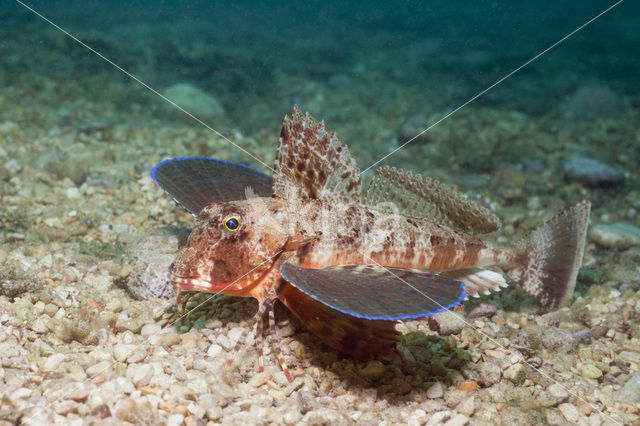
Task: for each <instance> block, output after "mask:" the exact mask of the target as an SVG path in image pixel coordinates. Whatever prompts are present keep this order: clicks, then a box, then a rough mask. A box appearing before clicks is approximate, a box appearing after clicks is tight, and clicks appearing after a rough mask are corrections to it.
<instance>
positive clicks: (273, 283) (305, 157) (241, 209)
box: [151, 107, 590, 380]
mask: <svg viewBox="0 0 640 426" xmlns="http://www.w3.org/2000/svg"><path fill="white" fill-rule="evenodd" d="M273 172H274V174H273V177H271V176H269V175H267V174H265V173H263V172H261V171H258V170H256V169H253V168H251V167H249V166H245V165H241V164H236V163H232V162H228V161H222V160H216V159H209V158H202V157H195V158H179V159H172V160H167V161H164V162H162V163H160V164H158V165H157V166H156V167H154V168H153V170H152V172H151V175H152V177H153V179H154V180H155V181H156V182H157V183H158V185H160V187H162V188H163V189H164V190H165V191H166V192H168V193H169V194H170V195H171V196H172V197H173V198H174V199H175V200H176V201H177V202H178V203H179V204H181V205H182V206H183V207H184V208H186V209H187V210H188V211H190V212H191V213H192V214H193V215H194V216H196V223H195V226H194V228H193V230H192V232H191V234H190V236H189V239H188V241H187V244H186V246H185V247H184V248H182V249H181V251H180V252H179V253H178V254H177V257H176V259H175V261H174V262H173V264H172V265H171V267H170V275H171V280H172V282H173V284H174V285H175V287H176V288H178V289H179V290H184V291H195V292H205V293H222V294H226V295H233V296H246V297H254V298H255V299H257V300H258V303H259V305H258V306H259V308H258V312H257V313H256V315H255V317H254V318H253V324H254V330H255V335H256V338H257V342H258V343H257V344H258V354H259V369H260V371H263V369H264V360H263V352H262V342H261V339H262V334H263V321H264V317H265V314H266V313H267V312H268V324H270V326H271V335H272V336H273V338H275V339H277V338H278V337H277V328H276V325H275V321H274V303H275V302H276V301H277V300H279V301H280V302H282V303H283V304H284V305H285V306H286V307H287V308H288V309H289V310H290V311H291V312H293V314H294V315H295V316H297V317H298V318H299V319H300V321H301V322H302V323H304V324H305V325H306V326H307V327H308V328H309V329H310V330H311V331H312V332H313V333H314V334H315V335H317V336H318V337H319V338H320V339H322V340H323V341H324V342H326V343H327V344H328V345H330V346H332V347H333V348H335V349H337V350H339V351H342V352H345V353H347V354H349V355H351V356H353V357H355V358H357V359H368V358H370V357H371V356H372V355H376V354H388V353H389V352H390V351H391V350H392V349H393V344H394V342H395V341H397V339H398V337H399V335H400V333H399V332H398V331H397V330H396V327H395V326H396V324H397V322H398V321H399V320H403V319H410V318H421V317H429V316H432V315H434V314H435V313H438V312H441V311H444V310H448V309H451V308H454V307H456V306H457V305H459V304H461V303H462V302H463V300H464V299H465V298H467V297H468V296H479V295H480V294H488V293H489V292H492V291H496V290H499V289H500V288H501V287H506V286H507V280H506V279H505V276H506V277H508V278H509V279H510V282H512V283H515V284H516V285H519V286H520V287H522V288H523V289H524V290H525V291H527V292H528V293H529V294H531V295H533V296H534V297H535V298H536V299H537V300H538V301H539V302H540V303H541V304H543V305H544V306H547V307H558V306H562V305H566V304H567V303H568V302H569V301H570V299H571V297H572V295H573V289H574V286H575V282H576V275H577V273H578V269H579V268H580V264H581V262H582V255H583V249H584V244H585V235H586V229H587V223H588V219H589V210H590V204H589V202H588V201H582V202H580V203H578V204H577V205H575V206H573V207H571V208H569V209H568V210H565V211H564V212H562V213H560V214H558V215H557V216H555V217H553V218H552V219H550V220H549V221H547V222H546V223H544V224H543V225H541V226H540V227H538V228H537V229H535V230H533V231H532V232H531V233H530V234H529V235H528V236H526V237H524V238H523V239H522V240H520V241H519V242H518V243H517V244H515V245H514V246H512V247H510V248H499V247H495V246H491V245H489V244H487V243H485V242H484V241H483V240H482V239H480V238H479V237H477V235H479V234H486V233H490V232H493V231H496V230H497V229H499V227H500V220H499V219H498V218H497V216H495V215H494V214H493V213H491V212H490V211H489V210H488V209H486V208H484V207H482V206H480V205H478V204H476V203H474V202H472V201H470V200H468V199H466V198H465V197H464V196H462V195H461V194H458V193H456V192H454V191H452V190H451V189H448V188H447V187H445V186H444V185H442V184H441V183H439V182H437V181H435V180H433V179H430V178H426V177H422V176H420V175H417V174H415V175H414V174H412V173H410V172H405V171H403V170H399V169H395V168H389V167H386V166H385V167H381V168H379V169H377V171H376V172H375V174H374V176H373V177H372V179H371V182H370V183H369V185H368V187H367V190H366V191H364V192H363V191H362V190H361V178H360V171H359V169H358V167H357V165H356V162H355V160H354V158H353V157H352V156H351V154H350V153H349V150H348V149H347V147H346V145H344V144H343V143H341V142H340V141H339V140H338V138H337V137H336V136H335V134H334V133H330V132H326V131H325V128H324V123H323V122H321V123H318V122H317V121H315V120H314V119H313V118H312V117H311V116H310V115H309V114H308V113H307V114H303V113H302V112H301V111H300V110H299V108H298V107H295V108H294V111H293V114H292V115H291V117H289V116H287V117H285V120H284V124H283V127H282V131H281V133H280V139H279V144H278V149H277V154H276V160H275V165H274V168H273ZM243 340H244V336H242V337H241V338H240V339H239V340H238V342H237V347H236V349H239V347H240V345H241V342H242V341H243ZM273 348H274V350H275V352H276V354H277V357H278V361H279V363H280V364H281V366H282V368H283V370H284V373H285V375H286V376H287V378H288V379H289V380H291V375H290V372H289V370H288V368H287V366H286V362H285V357H284V353H283V352H282V351H281V349H280V345H279V344H274V346H273ZM229 365H230V363H229Z"/></svg>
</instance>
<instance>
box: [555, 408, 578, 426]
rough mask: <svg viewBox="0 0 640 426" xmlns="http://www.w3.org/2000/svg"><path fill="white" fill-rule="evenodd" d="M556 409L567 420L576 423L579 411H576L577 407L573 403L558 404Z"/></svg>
mask: <svg viewBox="0 0 640 426" xmlns="http://www.w3.org/2000/svg"><path fill="white" fill-rule="evenodd" d="M558 410H560V412H561V413H562V415H563V416H564V418H565V419H567V421H568V422H571V423H578V419H579V418H580V413H579V412H578V408H577V407H576V406H575V405H573V404H569V403H564V404H560V405H558Z"/></svg>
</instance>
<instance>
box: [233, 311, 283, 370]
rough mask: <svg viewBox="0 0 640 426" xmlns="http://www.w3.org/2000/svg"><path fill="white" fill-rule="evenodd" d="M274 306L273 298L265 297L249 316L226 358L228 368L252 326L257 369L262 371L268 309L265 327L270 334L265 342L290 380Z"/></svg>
mask: <svg viewBox="0 0 640 426" xmlns="http://www.w3.org/2000/svg"><path fill="white" fill-rule="evenodd" d="M274 306H275V300H272V299H267V300H265V301H264V302H263V303H261V304H260V306H259V307H258V312H256V314H255V315H254V316H253V318H251V320H250V321H249V324H248V326H247V327H246V328H245V329H244V330H243V332H242V334H240V337H239V338H238V340H237V341H236V344H235V346H234V348H233V354H232V357H231V358H229V359H228V360H227V362H226V366H227V368H230V367H232V366H233V363H234V360H235V354H237V353H239V352H240V350H241V349H242V347H243V344H244V341H245V339H246V337H247V334H248V330H249V329H252V328H253V330H254V334H255V338H256V348H257V350H258V371H259V372H260V373H263V372H264V338H263V335H264V328H265V324H264V317H265V313H266V312H267V311H268V312H269V315H268V317H267V318H268V319H267V321H268V323H267V327H268V328H269V329H270V332H271V336H270V337H268V338H267V342H268V343H270V344H271V347H272V348H274V349H275V354H276V357H277V358H278V363H279V364H280V367H282V372H283V373H284V375H285V377H286V378H287V380H288V381H289V382H291V380H292V377H291V372H290V371H289V368H288V367H287V363H286V360H285V351H284V350H283V346H282V340H281V339H280V335H279V333H278V326H277V325H276V321H275V309H274Z"/></svg>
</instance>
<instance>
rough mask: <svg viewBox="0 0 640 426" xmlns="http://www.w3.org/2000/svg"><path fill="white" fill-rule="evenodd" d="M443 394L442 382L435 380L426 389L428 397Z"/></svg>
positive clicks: (437, 396)
mask: <svg viewBox="0 0 640 426" xmlns="http://www.w3.org/2000/svg"><path fill="white" fill-rule="evenodd" d="M443 395H444V386H442V383H440V382H435V383H434V384H433V385H431V386H430V387H429V389H428V390H427V398H430V399H436V398H442V396H443Z"/></svg>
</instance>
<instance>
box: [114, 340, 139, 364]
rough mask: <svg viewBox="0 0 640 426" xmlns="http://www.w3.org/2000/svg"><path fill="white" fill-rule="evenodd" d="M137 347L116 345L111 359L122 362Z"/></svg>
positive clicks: (122, 344)
mask: <svg viewBox="0 0 640 426" xmlns="http://www.w3.org/2000/svg"><path fill="white" fill-rule="evenodd" d="M136 346H137V345H127V344H124V343H118V344H117V345H115V346H114V347H113V357H114V358H115V359H116V361H120V362H124V360H126V359H127V357H129V355H131V354H132V353H133V351H134V350H135V349H136Z"/></svg>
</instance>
